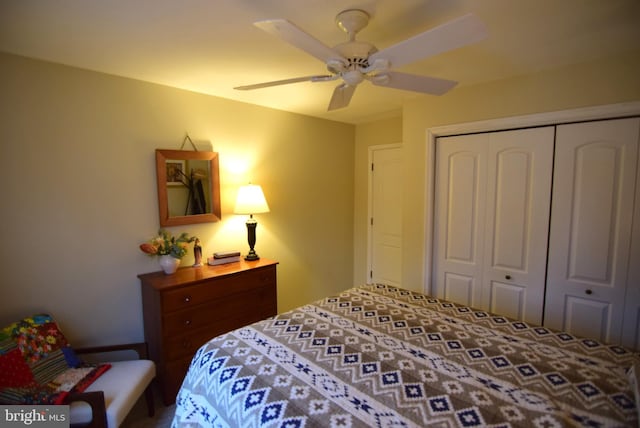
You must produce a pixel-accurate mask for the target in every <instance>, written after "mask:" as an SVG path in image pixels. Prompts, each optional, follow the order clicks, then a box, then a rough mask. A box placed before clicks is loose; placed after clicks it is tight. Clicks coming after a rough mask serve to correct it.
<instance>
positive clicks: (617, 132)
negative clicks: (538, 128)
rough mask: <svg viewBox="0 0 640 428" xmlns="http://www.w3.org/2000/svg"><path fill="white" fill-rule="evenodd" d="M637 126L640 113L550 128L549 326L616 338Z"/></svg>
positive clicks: (629, 226)
mask: <svg viewBox="0 0 640 428" xmlns="http://www.w3.org/2000/svg"><path fill="white" fill-rule="evenodd" d="M639 129H640V119H621V120H611V121H600V122H589V123H580V124H571V125H561V126H558V128H557V141H556V156H555V174H554V184H553V201H552V206H553V211H552V215H551V236H550V244H549V245H550V247H549V268H548V270H549V272H548V286H547V294H546V302H545V305H546V306H545V325H547V326H549V327H552V328H557V329H561V330H565V331H569V332H571V333H573V334H576V335H579V336H585V337H591V338H595V339H599V340H602V341H605V342H616V343H617V342H619V341H620V335H621V331H622V320H623V313H624V305H625V289H626V284H627V273H628V266H629V255H630V254H629V250H630V239H631V235H632V217H633V206H634V194H635V182H636V168H637V157H638V155H637V152H638V130H639ZM633 263H638V261H637V260H635V261H633Z"/></svg>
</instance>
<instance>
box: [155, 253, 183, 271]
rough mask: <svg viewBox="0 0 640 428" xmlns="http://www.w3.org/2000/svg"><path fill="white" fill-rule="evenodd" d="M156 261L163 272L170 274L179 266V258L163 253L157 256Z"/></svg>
mask: <svg viewBox="0 0 640 428" xmlns="http://www.w3.org/2000/svg"><path fill="white" fill-rule="evenodd" d="M158 263H159V264H160V267H161V268H162V270H163V271H164V273H166V274H167V275H170V274H172V273H174V272H175V271H176V270H177V269H178V266H180V259H176V258H175V257H172V256H170V255H164V256H160V257H158Z"/></svg>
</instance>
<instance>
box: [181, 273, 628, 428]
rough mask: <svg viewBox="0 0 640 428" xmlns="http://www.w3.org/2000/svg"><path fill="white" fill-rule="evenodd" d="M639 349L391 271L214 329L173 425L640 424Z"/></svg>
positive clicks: (192, 371)
mask: <svg viewBox="0 0 640 428" xmlns="http://www.w3.org/2000/svg"><path fill="white" fill-rule="evenodd" d="M638 362H640V354H638V353H635V352H631V351H630V350H628V349H625V348H622V347H619V346H609V345H604V344H602V343H599V342H597V341H594V340H588V339H582V338H578V337H575V336H572V335H570V334H567V333H562V332H556V331H552V330H549V329H548V328H544V327H539V326H533V325H529V324H527V323H524V322H521V321H514V320H511V319H508V318H505V317H501V316H495V315H492V314H490V313H487V312H483V311H478V310H474V309H472V308H469V307H464V306H460V305H456V304H453V303H449V302H446V301H443V300H439V299H435V298H432V297H429V296H426V295H424V294H420V293H416V292H412V291H407V290H403V289H401V288H397V287H391V286H387V285H380V284H376V285H366V286H362V287H356V288H352V289H349V290H347V291H344V292H342V293H340V294H339V295H337V296H333V297H328V298H325V299H323V300H321V301H318V302H316V303H314V304H309V305H306V306H303V307H300V308H297V309H295V310H292V311H290V312H286V313H283V314H280V315H278V316H275V317H273V318H270V319H267V320H263V321H260V322H258V323H255V324H252V325H250V326H247V327H245V328H241V329H238V330H235V331H232V332H230V333H227V334H223V335H221V336H218V337H216V338H214V339H212V340H211V341H209V342H208V343H206V344H205V345H203V346H202V347H201V348H200V349H199V350H198V351H197V353H196V354H195V356H194V357H193V360H192V362H191V366H190V368H189V371H188V373H187V375H186V377H185V379H184V382H183V385H182V387H181V389H180V391H179V392H178V396H177V400H176V404H177V405H176V414H175V417H174V420H173V423H172V426H173V427H197V426H202V427H263V426H264V427H394V428H395V427H421V426H427V425H428V426H436V427H477V426H483V427H485V426H495V427H536V426H538V427H558V426H591V427H597V426H602V427H614V426H637V425H638V410H637V403H636V401H635V397H634V393H633V391H632V387H631V382H630V380H629V378H628V375H627V371H628V370H629V369H630V368H631V367H632V366H633V365H634V364H638Z"/></svg>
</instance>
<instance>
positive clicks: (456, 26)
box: [369, 14, 488, 68]
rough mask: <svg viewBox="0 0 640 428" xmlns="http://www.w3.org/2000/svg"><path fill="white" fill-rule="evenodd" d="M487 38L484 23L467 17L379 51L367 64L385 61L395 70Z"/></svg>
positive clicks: (471, 16)
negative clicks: (378, 60)
mask: <svg viewBox="0 0 640 428" xmlns="http://www.w3.org/2000/svg"><path fill="white" fill-rule="evenodd" d="M487 34H488V33H487V28H486V26H485V25H484V23H483V22H482V21H481V20H480V19H479V18H478V17H476V16H475V15H473V14H467V15H464V16H461V17H460V18H457V19H454V20H453V21H450V22H447V23H446V24H442V25H440V26H438V27H435V28H432V29H431V30H427V31H425V32H424V33H421V34H418V35H416V36H414V37H411V38H410V39H407V40H405V41H403V42H400V43H398V44H395V45H393V46H390V47H388V48H386V49H382V50H381V51H378V52H376V53H374V54H373V55H371V56H370V57H369V63H371V64H373V62H374V61H375V60H376V59H384V60H387V61H389V62H390V64H391V67H394V68H396V67H400V66H402V65H405V64H410V63H412V62H415V61H418V60H421V59H425V58H428V57H430V56H433V55H437V54H439V53H442V52H446V51H450V50H453V49H457V48H459V47H462V46H466V45H469V44H472V43H476V42H479V41H480V40H482V39H484V38H485V37H487Z"/></svg>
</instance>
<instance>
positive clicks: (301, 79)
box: [233, 74, 338, 91]
mask: <svg viewBox="0 0 640 428" xmlns="http://www.w3.org/2000/svg"><path fill="white" fill-rule="evenodd" d="M337 78H338V76H332V75H330V74H327V75H323V76H304V77H294V78H293V79H283V80H274V81H272V82H264V83H256V84H253V85H244V86H236V87H235V88H233V89H237V90H239V91H249V90H252V89H260V88H268V87H270V86H278V85H288V84H289V83H298V82H324V81H327V80H334V79H337Z"/></svg>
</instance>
